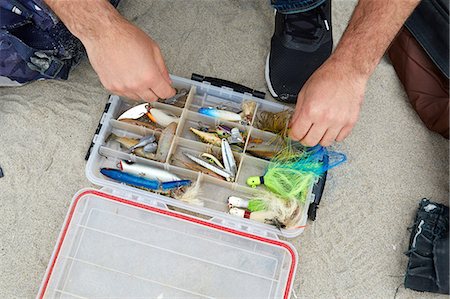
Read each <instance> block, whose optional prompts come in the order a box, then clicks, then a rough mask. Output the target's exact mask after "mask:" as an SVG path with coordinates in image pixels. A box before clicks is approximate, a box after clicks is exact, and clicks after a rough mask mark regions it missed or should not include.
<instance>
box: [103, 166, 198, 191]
mask: <svg viewBox="0 0 450 299" xmlns="http://www.w3.org/2000/svg"><path fill="white" fill-rule="evenodd" d="M100 173H101V174H103V175H104V176H106V177H108V178H110V179H112V180H115V181H118V182H120V183H124V184H127V185H130V186H134V187H138V188H145V189H149V190H153V191H159V190H163V191H168V190H172V189H178V188H180V187H184V186H189V185H190V184H191V183H192V182H191V181H190V180H178V181H170V182H164V183H161V182H160V181H157V180H149V179H147V178H144V177H140V176H136V175H132V174H129V173H126V172H123V171H120V170H118V169H112V168H102V169H100Z"/></svg>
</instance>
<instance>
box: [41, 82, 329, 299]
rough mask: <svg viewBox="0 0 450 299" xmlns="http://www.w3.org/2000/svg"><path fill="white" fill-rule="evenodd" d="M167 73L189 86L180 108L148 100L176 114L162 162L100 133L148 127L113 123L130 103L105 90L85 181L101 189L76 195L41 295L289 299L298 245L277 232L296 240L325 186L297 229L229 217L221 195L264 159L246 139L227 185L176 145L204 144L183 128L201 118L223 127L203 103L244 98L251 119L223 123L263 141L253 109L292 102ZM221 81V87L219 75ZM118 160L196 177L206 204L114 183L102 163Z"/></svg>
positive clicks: (197, 148) (195, 148) (131, 133)
mask: <svg viewBox="0 0 450 299" xmlns="http://www.w3.org/2000/svg"><path fill="white" fill-rule="evenodd" d="M171 78H172V80H173V83H174V87H175V88H177V89H186V90H188V91H189V93H188V96H187V99H186V102H185V104H184V106H183V107H182V108H180V107H176V106H173V105H168V104H164V103H160V102H155V103H152V104H151V105H153V106H154V107H155V108H161V109H164V110H167V111H170V112H172V113H173V114H174V115H177V116H179V117H180V120H179V122H178V126H177V129H176V137H175V138H174V141H173V142H172V144H171V145H170V149H169V154H168V157H167V159H166V161H165V162H164V163H161V162H157V161H153V160H149V159H144V158H141V157H138V156H136V155H134V154H129V153H128V152H127V151H124V150H122V149H121V148H120V146H119V145H118V144H117V143H114V142H111V141H108V140H107V136H109V135H110V134H111V133H115V134H117V135H119V136H123V137H135V138H137V137H142V136H146V135H148V134H149V133H154V132H153V131H152V130H150V129H147V128H145V127H140V126H135V125H132V124H128V123H124V122H121V121H118V120H116V119H117V117H118V116H119V115H120V114H121V113H123V112H124V111H126V110H128V109H129V108H131V107H132V106H133V105H136V103H130V102H127V101H125V100H123V99H121V98H120V97H118V96H114V95H113V96H110V98H109V100H108V103H107V105H106V108H105V111H104V113H103V115H102V117H101V120H100V123H99V127H98V129H97V131H96V134H95V136H94V139H93V143H92V146H91V148H90V150H89V153H88V155H87V157H89V159H88V162H87V166H86V175H87V177H88V179H89V180H90V181H91V182H92V183H94V184H95V185H98V186H101V187H102V188H101V189H100V190H94V189H86V190H81V191H80V192H79V193H78V194H77V195H75V197H74V199H73V201H72V205H71V207H70V210H69V213H68V215H67V217H66V220H65V223H64V226H63V228H62V231H61V234H60V236H59V240H58V243H57V245H56V248H55V250H54V253H53V255H52V258H51V260H50V264H49V266H48V269H47V272H46V274H45V277H44V281H43V283H42V285H41V288H40V291H39V293H38V298H92V297H103V298H106V297H116V298H117V297H124V298H125V297H128V298H129V297H146V298H174V297H177V298H179V297H189V298H289V296H290V293H291V290H292V283H293V280H294V275H295V271H296V267H297V252H296V250H295V248H293V247H292V245H290V244H289V243H288V242H285V241H280V240H279V239H278V236H283V237H287V238H293V237H296V236H298V235H300V234H301V233H302V231H303V229H304V227H305V224H306V221H307V218H308V207H309V204H310V203H311V202H313V201H314V200H315V199H316V201H317V198H315V197H316V196H317V197H320V196H321V192H322V189H323V183H322V184H320V182H319V184H318V182H316V184H313V185H312V186H311V188H310V194H309V198H308V199H307V201H306V204H305V206H304V207H303V211H302V217H301V220H300V222H299V223H298V226H296V227H295V228H292V229H284V228H277V227H275V226H272V225H269V224H264V223H259V222H255V221H253V220H249V219H244V218H239V217H236V216H233V215H230V214H228V206H227V198H228V197H229V196H231V195H234V196H241V197H249V196H251V195H252V193H253V192H254V189H253V188H250V187H248V186H246V184H245V181H246V179H247V177H248V176H255V175H258V176H260V175H263V174H264V170H265V168H266V167H267V165H268V161H265V160H262V159H259V158H257V157H254V156H251V155H250V154H248V153H247V152H246V149H247V146H248V140H247V141H246V143H245V146H244V148H243V152H241V153H240V152H234V156H235V159H236V161H237V164H238V171H237V176H236V180H235V181H234V182H227V181H223V180H219V179H217V178H214V177H212V176H209V175H207V174H204V173H200V172H196V171H192V170H190V169H187V168H185V167H183V164H182V163H180V161H182V159H185V157H184V155H183V154H182V152H189V153H193V154H199V153H202V152H204V151H206V150H207V149H208V147H210V146H208V145H206V144H204V143H202V142H200V141H199V140H198V139H197V137H196V136H195V135H194V134H193V133H192V132H190V130H189V127H190V126H195V125H197V124H198V122H199V121H201V122H202V123H203V124H207V125H217V124H219V123H225V124H226V125H227V122H223V121H219V120H217V119H214V118H210V117H208V116H205V115H201V114H199V113H198V112H197V111H198V109H199V108H200V107H205V106H218V105H222V104H224V103H228V104H229V105H233V103H234V104H235V105H236V106H238V107H239V106H240V105H241V103H242V102H243V101H244V100H251V101H256V102H257V108H256V113H255V115H254V116H253V120H252V122H251V123H250V124H249V125H236V124H231V123H228V125H230V126H231V125H233V126H234V127H236V126H237V127H239V129H240V130H243V131H246V132H247V139H248V136H250V137H252V136H254V137H257V138H260V139H263V140H265V139H270V138H273V137H274V134H272V133H270V132H266V131H263V130H261V129H259V128H258V127H257V126H256V125H255V121H254V120H255V118H256V117H257V115H258V113H260V112H261V111H270V112H279V111H283V110H286V109H290V108H288V107H286V106H283V105H281V104H278V103H273V102H269V101H265V100H263V99H261V98H259V97H261V95H263V94H261V93H259V92H256V91H251V90H250V89H248V90H247V89H245V88H244V87H241V86H238V87H239V91H244V92H238V91H234V90H233V89H231V88H230V87H226V86H214V85H212V84H211V82H208V81H202V82H198V81H194V80H188V79H184V78H180V77H176V76H171ZM193 78H194V79H198V78H199V76H194V75H193ZM210 81H213V80H210ZM219 85H228V84H227V82H225V81H219ZM243 88H244V89H243ZM156 134H158V133H156ZM120 160H130V161H133V162H138V163H140V164H144V165H149V166H153V167H157V168H161V169H165V170H168V171H170V172H172V173H174V174H176V175H178V176H179V177H182V178H183V179H190V180H192V181H193V182H197V183H199V184H200V197H201V199H202V200H203V202H204V206H196V205H190V204H187V203H184V202H182V201H179V200H176V199H173V198H171V197H168V196H164V195H161V194H156V193H152V192H150V191H145V190H142V189H138V188H134V187H131V186H128V185H125V184H120V183H118V182H116V181H113V180H110V179H108V178H106V177H104V176H103V175H102V174H101V173H100V169H101V168H103V167H112V168H115V167H116V165H117V163H118V162H119V161H120ZM258 188H264V187H258Z"/></svg>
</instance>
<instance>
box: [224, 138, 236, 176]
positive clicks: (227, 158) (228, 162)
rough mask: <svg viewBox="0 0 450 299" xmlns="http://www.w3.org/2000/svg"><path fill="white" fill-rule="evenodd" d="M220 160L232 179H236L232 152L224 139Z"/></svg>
mask: <svg viewBox="0 0 450 299" xmlns="http://www.w3.org/2000/svg"><path fill="white" fill-rule="evenodd" d="M222 160H223V164H224V166H225V169H226V170H227V171H228V172H229V173H231V175H232V176H233V177H236V173H237V166H236V160H235V159H234V156H233V152H232V151H231V148H230V144H229V143H228V141H227V140H226V139H222Z"/></svg>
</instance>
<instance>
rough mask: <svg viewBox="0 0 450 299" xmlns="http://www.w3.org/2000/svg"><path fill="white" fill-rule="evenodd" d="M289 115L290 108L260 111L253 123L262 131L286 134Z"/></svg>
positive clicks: (290, 113)
mask: <svg viewBox="0 0 450 299" xmlns="http://www.w3.org/2000/svg"><path fill="white" fill-rule="evenodd" d="M291 115H292V112H291V111H290V110H283V111H280V112H276V113H274V112H269V111H261V112H259V113H258V114H257V117H256V121H255V125H256V127H257V128H258V129H261V130H263V131H268V132H272V133H275V134H280V135H281V136H286V135H287V131H288V125H289V120H290V119H291Z"/></svg>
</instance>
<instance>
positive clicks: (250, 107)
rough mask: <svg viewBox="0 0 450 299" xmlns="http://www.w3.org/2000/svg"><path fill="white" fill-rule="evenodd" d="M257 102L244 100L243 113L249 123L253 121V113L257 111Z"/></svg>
mask: <svg viewBox="0 0 450 299" xmlns="http://www.w3.org/2000/svg"><path fill="white" fill-rule="evenodd" d="M256 106H257V103H256V102H255V101H244V102H243V103H242V112H241V115H242V117H243V118H245V119H246V120H247V123H251V122H252V119H253V115H254V114H255V111H256Z"/></svg>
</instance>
